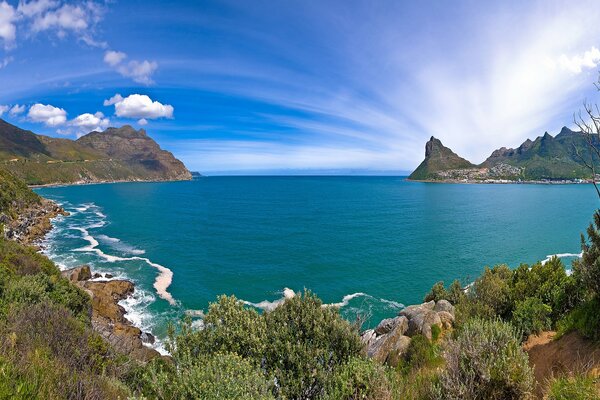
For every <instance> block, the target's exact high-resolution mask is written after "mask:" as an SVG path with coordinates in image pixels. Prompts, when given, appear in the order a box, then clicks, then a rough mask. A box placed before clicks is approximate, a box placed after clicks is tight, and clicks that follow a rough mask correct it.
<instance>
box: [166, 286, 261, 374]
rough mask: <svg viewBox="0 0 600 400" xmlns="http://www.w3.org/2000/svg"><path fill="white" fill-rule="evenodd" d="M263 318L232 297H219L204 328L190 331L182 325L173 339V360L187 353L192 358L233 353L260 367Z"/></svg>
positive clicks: (210, 307)
mask: <svg viewBox="0 0 600 400" xmlns="http://www.w3.org/2000/svg"><path fill="white" fill-rule="evenodd" d="M265 335H266V323H265V319H264V318H263V317H261V315H259V314H258V313H257V312H256V310H254V309H250V308H246V307H244V305H243V304H242V302H240V301H239V300H237V299H236V298H235V297H234V296H231V297H228V296H221V297H219V299H218V301H217V302H216V303H212V304H211V305H210V306H209V310H208V312H207V313H206V316H205V318H204V329H202V330H198V331H192V330H191V328H190V325H189V323H188V324H184V325H183V330H182V333H181V334H180V335H179V336H177V338H176V340H175V341H176V350H175V351H176V353H175V354H174V355H175V356H176V357H179V356H183V355H184V354H185V353H189V355H190V356H192V357H196V356H199V355H204V354H212V353H236V354H238V355H239V356H241V357H244V358H248V359H250V360H251V361H253V362H255V363H256V364H260V363H261V361H262V357H263V354H264V352H265V346H266V342H267V340H266V336H265Z"/></svg>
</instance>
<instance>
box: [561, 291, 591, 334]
mask: <svg viewBox="0 0 600 400" xmlns="http://www.w3.org/2000/svg"><path fill="white" fill-rule="evenodd" d="M598 310H600V301H599V300H598V299H597V298H595V297H594V298H593V299H591V300H589V301H587V302H585V303H583V304H581V305H579V306H578V307H576V308H575V309H574V310H572V311H571V312H569V313H568V314H567V315H566V316H565V317H564V318H563V319H561V320H560V321H559V322H558V324H557V328H558V337H560V336H562V335H564V334H565V333H568V332H570V331H573V330H577V331H579V333H581V334H582V335H583V336H585V337H587V338H590V339H594V340H599V339H600V330H599V329H598V327H600V312H599V311H598Z"/></svg>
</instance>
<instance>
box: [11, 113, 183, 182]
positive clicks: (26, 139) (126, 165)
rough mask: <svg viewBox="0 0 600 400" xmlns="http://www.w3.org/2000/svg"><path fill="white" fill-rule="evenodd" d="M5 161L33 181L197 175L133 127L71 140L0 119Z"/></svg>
mask: <svg viewBox="0 0 600 400" xmlns="http://www.w3.org/2000/svg"><path fill="white" fill-rule="evenodd" d="M0 163H2V164H4V166H5V168H6V169H7V170H9V171H10V172H11V173H13V174H14V175H15V176H17V177H19V178H21V179H23V180H24V181H25V182H26V183H27V184H29V185H49V184H72V183H97V182H113V181H174V180H190V179H192V175H191V173H190V172H189V171H188V169H187V168H186V167H185V165H184V164H183V163H182V162H181V161H180V160H178V159H177V158H175V156H174V155H173V154H172V153H170V152H168V151H166V150H163V149H161V147H160V146H159V145H158V143H156V142H155V141H154V140H153V139H152V138H151V137H150V136H148V134H147V133H146V131H145V130H143V129H140V130H135V129H134V128H133V127H132V126H130V125H124V126H122V127H119V128H108V129H106V130H105V131H103V132H97V131H94V132H90V133H88V134H87V135H84V136H82V137H80V138H78V139H77V140H71V139H64V138H54V137H50V136H44V135H38V134H35V133H33V132H32V131H29V130H24V129H21V128H19V127H17V126H15V125H12V124H10V123H8V122H6V121H4V120H2V119H0Z"/></svg>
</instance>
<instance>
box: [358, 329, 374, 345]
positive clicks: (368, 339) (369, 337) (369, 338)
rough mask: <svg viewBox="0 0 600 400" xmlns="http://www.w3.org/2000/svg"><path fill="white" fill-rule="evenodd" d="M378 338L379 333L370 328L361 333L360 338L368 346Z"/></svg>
mask: <svg viewBox="0 0 600 400" xmlns="http://www.w3.org/2000/svg"><path fill="white" fill-rule="evenodd" d="M376 338H377V334H376V333H375V330H373V329H368V330H366V331H364V332H363V333H361V334H360V340H361V342H362V343H363V345H364V346H365V347H366V348H368V347H369V345H370V344H371V343H372V342H373V341H374V340H375V339H376Z"/></svg>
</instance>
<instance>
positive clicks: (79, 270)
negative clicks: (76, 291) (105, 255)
mask: <svg viewBox="0 0 600 400" xmlns="http://www.w3.org/2000/svg"><path fill="white" fill-rule="evenodd" d="M60 274H61V275H62V276H63V277H65V278H67V279H68V280H70V281H71V282H81V281H87V280H88V279H92V271H91V270H90V266H89V265H82V266H80V267H76V268H71V269H67V270H65V271H62V272H61V273H60Z"/></svg>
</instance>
